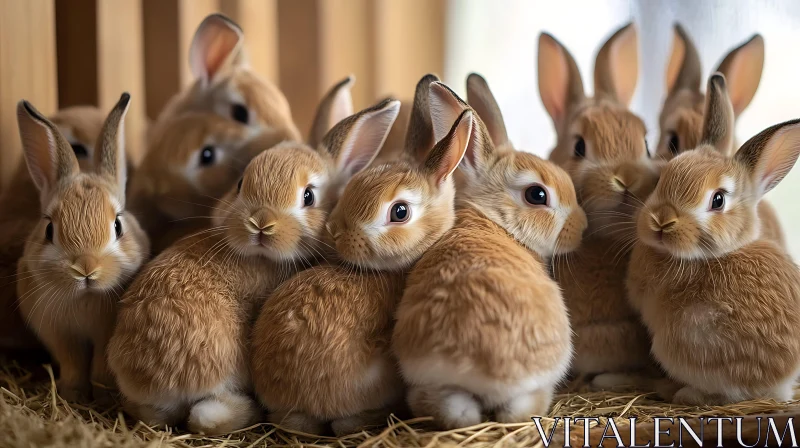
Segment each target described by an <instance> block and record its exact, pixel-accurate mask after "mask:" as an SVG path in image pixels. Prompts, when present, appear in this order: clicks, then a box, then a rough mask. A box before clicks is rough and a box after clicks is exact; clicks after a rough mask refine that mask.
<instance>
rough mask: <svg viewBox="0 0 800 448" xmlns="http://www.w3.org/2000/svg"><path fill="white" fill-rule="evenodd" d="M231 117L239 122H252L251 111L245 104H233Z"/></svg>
mask: <svg viewBox="0 0 800 448" xmlns="http://www.w3.org/2000/svg"><path fill="white" fill-rule="evenodd" d="M231 117H232V118H233V119H234V120H236V121H238V122H239V123H243V124H247V123H248V122H250V112H249V111H248V110H247V107H245V106H244V105H243V104H233V105H231Z"/></svg>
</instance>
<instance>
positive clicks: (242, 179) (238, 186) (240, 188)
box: [236, 177, 244, 193]
mask: <svg viewBox="0 0 800 448" xmlns="http://www.w3.org/2000/svg"><path fill="white" fill-rule="evenodd" d="M242 182H244V177H242V178H241V179H239V185H237V186H236V192H237V193H241V192H242Z"/></svg>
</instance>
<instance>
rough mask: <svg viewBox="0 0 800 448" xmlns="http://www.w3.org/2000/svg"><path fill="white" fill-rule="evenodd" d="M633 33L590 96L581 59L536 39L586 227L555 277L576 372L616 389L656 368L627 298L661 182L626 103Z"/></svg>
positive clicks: (617, 37) (616, 48)
mask: <svg viewBox="0 0 800 448" xmlns="http://www.w3.org/2000/svg"><path fill="white" fill-rule="evenodd" d="M637 53H638V50H637V37H636V29H635V28H634V27H633V26H632V25H627V26H625V27H623V28H622V29H620V30H618V31H617V32H616V33H614V35H612V36H611V38H610V39H609V40H608V41H607V42H606V43H605V44H604V45H603V47H602V48H601V49H600V52H599V53H598V55H597V60H596V62H595V71H594V82H595V88H594V91H595V97H594V98H587V97H586V96H585V94H584V91H583V82H582V80H581V76H580V73H579V72H578V68H577V65H576V64H575V61H574V59H573V58H572V56H571V55H570V54H569V52H568V51H567V49H566V48H564V47H563V46H562V45H561V44H560V43H559V42H558V41H556V40H555V39H554V38H553V37H552V36H550V35H548V34H542V35H541V36H540V38H539V92H540V94H541V97H542V102H543V103H544V106H545V108H546V109H547V111H548V113H549V114H550V116H551V117H552V118H553V123H554V125H555V128H556V131H557V134H558V142H557V146H556V148H555V149H554V150H553V152H552V153H551V155H550V160H552V161H554V162H556V163H557V164H559V165H560V166H561V167H563V168H564V169H566V171H567V172H568V173H569V174H570V176H571V177H572V181H573V182H574V184H575V189H576V190H577V194H578V200H579V201H580V204H581V206H582V207H583V208H584V210H585V211H586V214H587V216H588V218H589V230H588V232H587V235H586V237H585V238H584V240H583V243H582V245H581V247H580V249H578V251H576V252H575V253H574V254H571V255H569V256H566V257H558V258H557V259H556V261H555V263H554V266H553V272H554V274H555V278H556V280H557V281H558V283H559V285H560V286H561V288H562V289H563V292H564V300H565V302H566V304H567V308H568V309H569V314H570V322H571V323H572V329H573V330H574V331H575V339H574V344H575V359H574V362H573V365H572V371H573V373H575V374H578V375H581V376H584V375H587V376H588V375H595V374H605V375H602V376H599V377H597V378H596V379H595V382H594V383H595V385H596V386H603V387H606V386H614V385H617V384H616V383H617V382H618V381H619V380H620V379H625V381H627V379H626V378H627V376H625V377H619V376H616V375H615V374H617V373H624V372H630V371H639V370H641V369H645V368H649V367H651V366H652V365H653V363H652V360H651V358H650V355H649V352H650V343H649V339H648V336H647V331H646V330H645V328H644V326H643V325H642V324H641V322H640V321H639V318H638V316H637V315H636V313H635V312H634V310H632V309H631V307H630V306H629V305H628V303H627V299H626V297H625V295H626V291H625V272H626V269H627V264H628V256H629V250H630V246H631V241H632V239H633V236H634V225H633V216H634V214H635V213H636V211H637V209H638V208H639V206H640V204H641V203H642V201H643V200H644V199H646V198H647V196H648V194H649V193H650V192H651V191H652V189H653V188H654V187H655V185H656V182H657V180H658V165H657V164H655V163H652V162H651V160H650V158H649V156H650V154H649V151H648V149H647V144H646V141H645V126H644V123H643V122H642V120H641V119H639V117H637V116H636V115H634V114H633V113H631V112H630V111H629V110H628V108H627V104H628V102H629V101H630V99H631V97H632V96H633V92H634V89H635V87H636V80H637V76H638V75H637V73H638V64H637V61H638V54H637Z"/></svg>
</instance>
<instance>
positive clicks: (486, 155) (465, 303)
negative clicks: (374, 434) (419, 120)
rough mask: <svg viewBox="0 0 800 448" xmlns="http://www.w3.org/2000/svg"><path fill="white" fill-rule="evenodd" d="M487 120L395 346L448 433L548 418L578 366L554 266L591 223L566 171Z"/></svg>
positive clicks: (440, 92)
mask: <svg viewBox="0 0 800 448" xmlns="http://www.w3.org/2000/svg"><path fill="white" fill-rule="evenodd" d="M430 94H431V98H430V102H431V110H432V115H433V116H434V117H443V116H444V117H447V116H453V115H456V114H458V113H460V112H461V111H462V110H464V109H467V110H469V109H468V107H467V106H466V105H465V104H464V103H463V102H462V101H461V100H460V99H459V98H458V97H457V96H456V95H455V94H454V93H452V92H451V91H450V90H449V89H447V88H446V87H445V86H444V85H442V84H438V83H435V84H433V85H432V86H431V93H430ZM489 95H490V94H489ZM492 101H493V100H492ZM484 115H486V116H485V119H486V121H488V122H491V123H492V124H490V125H484V123H483V121H482V120H481V119H479V118H478V117H477V116H474V115H473V117H472V121H473V130H472V133H471V135H470V138H469V143H468V146H467V151H466V155H465V156H464V159H463V160H462V161H461V165H460V169H461V171H463V174H464V178H465V182H464V185H465V187H464V188H463V189H461V190H459V191H458V198H459V209H458V211H457V212H456V221H455V224H454V225H453V227H452V229H450V230H449V231H448V232H447V233H446V234H445V235H444V236H443V237H442V238H441V239H440V240H439V241H438V242H437V243H436V244H434V245H433V247H431V248H430V249H429V250H428V251H427V252H426V253H425V254H424V255H423V256H422V259H420V260H419V262H417V264H416V265H415V266H414V268H413V269H412V271H411V273H410V275H409V277H408V281H407V282H406V289H405V293H404V294H403V297H402V300H401V302H400V305H399V308H398V310H397V323H396V325H395V328H394V334H393V338H392V346H393V348H394V352H395V353H396V354H397V358H398V360H399V363H400V368H401V370H402V374H403V377H404V378H405V380H406V381H407V382H408V384H409V392H408V403H409V405H410V407H411V410H412V411H413V413H414V415H416V416H433V417H434V419H435V422H436V424H437V425H439V426H441V427H444V428H448V429H450V428H459V427H464V426H470V425H474V424H477V423H480V422H481V421H482V419H483V418H484V417H483V414H485V413H489V412H492V413H494V417H495V419H497V421H500V422H509V423H510V422H526V421H527V422H530V418H531V416H532V415H545V414H546V413H547V411H548V409H549V406H550V401H551V399H552V396H553V390H554V388H555V386H556V384H557V383H558V382H560V381H561V380H562V379H563V378H564V376H565V375H566V373H567V370H568V368H569V363H570V359H571V357H572V342H571V331H570V326H569V319H568V317H567V310H566V307H565V306H564V302H563V300H562V298H561V292H560V291H559V287H558V285H557V284H556V283H555V282H554V281H553V280H552V279H550V276H549V273H548V266H547V264H548V261H549V259H550V258H551V257H552V256H553V255H555V254H560V253H564V252H568V251H571V250H574V249H575V248H577V247H578V244H579V243H580V240H581V234H582V232H583V230H584V229H585V227H586V216H585V214H584V212H583V210H582V209H581V208H580V207H579V206H578V203H577V199H576V196H575V190H574V188H573V186H572V182H571V181H570V179H569V176H568V174H567V173H566V172H564V171H563V170H562V169H560V168H558V167H556V166H555V165H554V164H552V163H551V162H547V161H545V160H542V159H540V158H538V157H536V156H534V155H532V154H529V153H524V152H517V151H514V150H513V149H511V148H510V145H508V144H507V137H505V136H503V137H502V138H494V137H492V138H490V136H489V132H488V131H487V129H495V130H496V129H499V128H501V127H502V126H503V124H502V123H501V122H500V121H502V118H501V117H499V116H496V115H494V114H484ZM498 120H499V121H498ZM436 123H438V120H436V121H435V122H434V124H435V128H436V135H437V136H439V135H441V134H442V133H443V132H444V130H443V129H442V127H441V126H440V125H438V124H436ZM497 135H498V134H495V136H497ZM494 141H497V142H498V143H499V146H495V144H494V143H493V142H494Z"/></svg>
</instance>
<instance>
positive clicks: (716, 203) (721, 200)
mask: <svg viewBox="0 0 800 448" xmlns="http://www.w3.org/2000/svg"><path fill="white" fill-rule="evenodd" d="M724 207H725V193H723V192H722V191H721V190H717V191H715V192H714V194H713V195H712V196H711V210H717V211H720V210H722V209H723V208H724Z"/></svg>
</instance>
